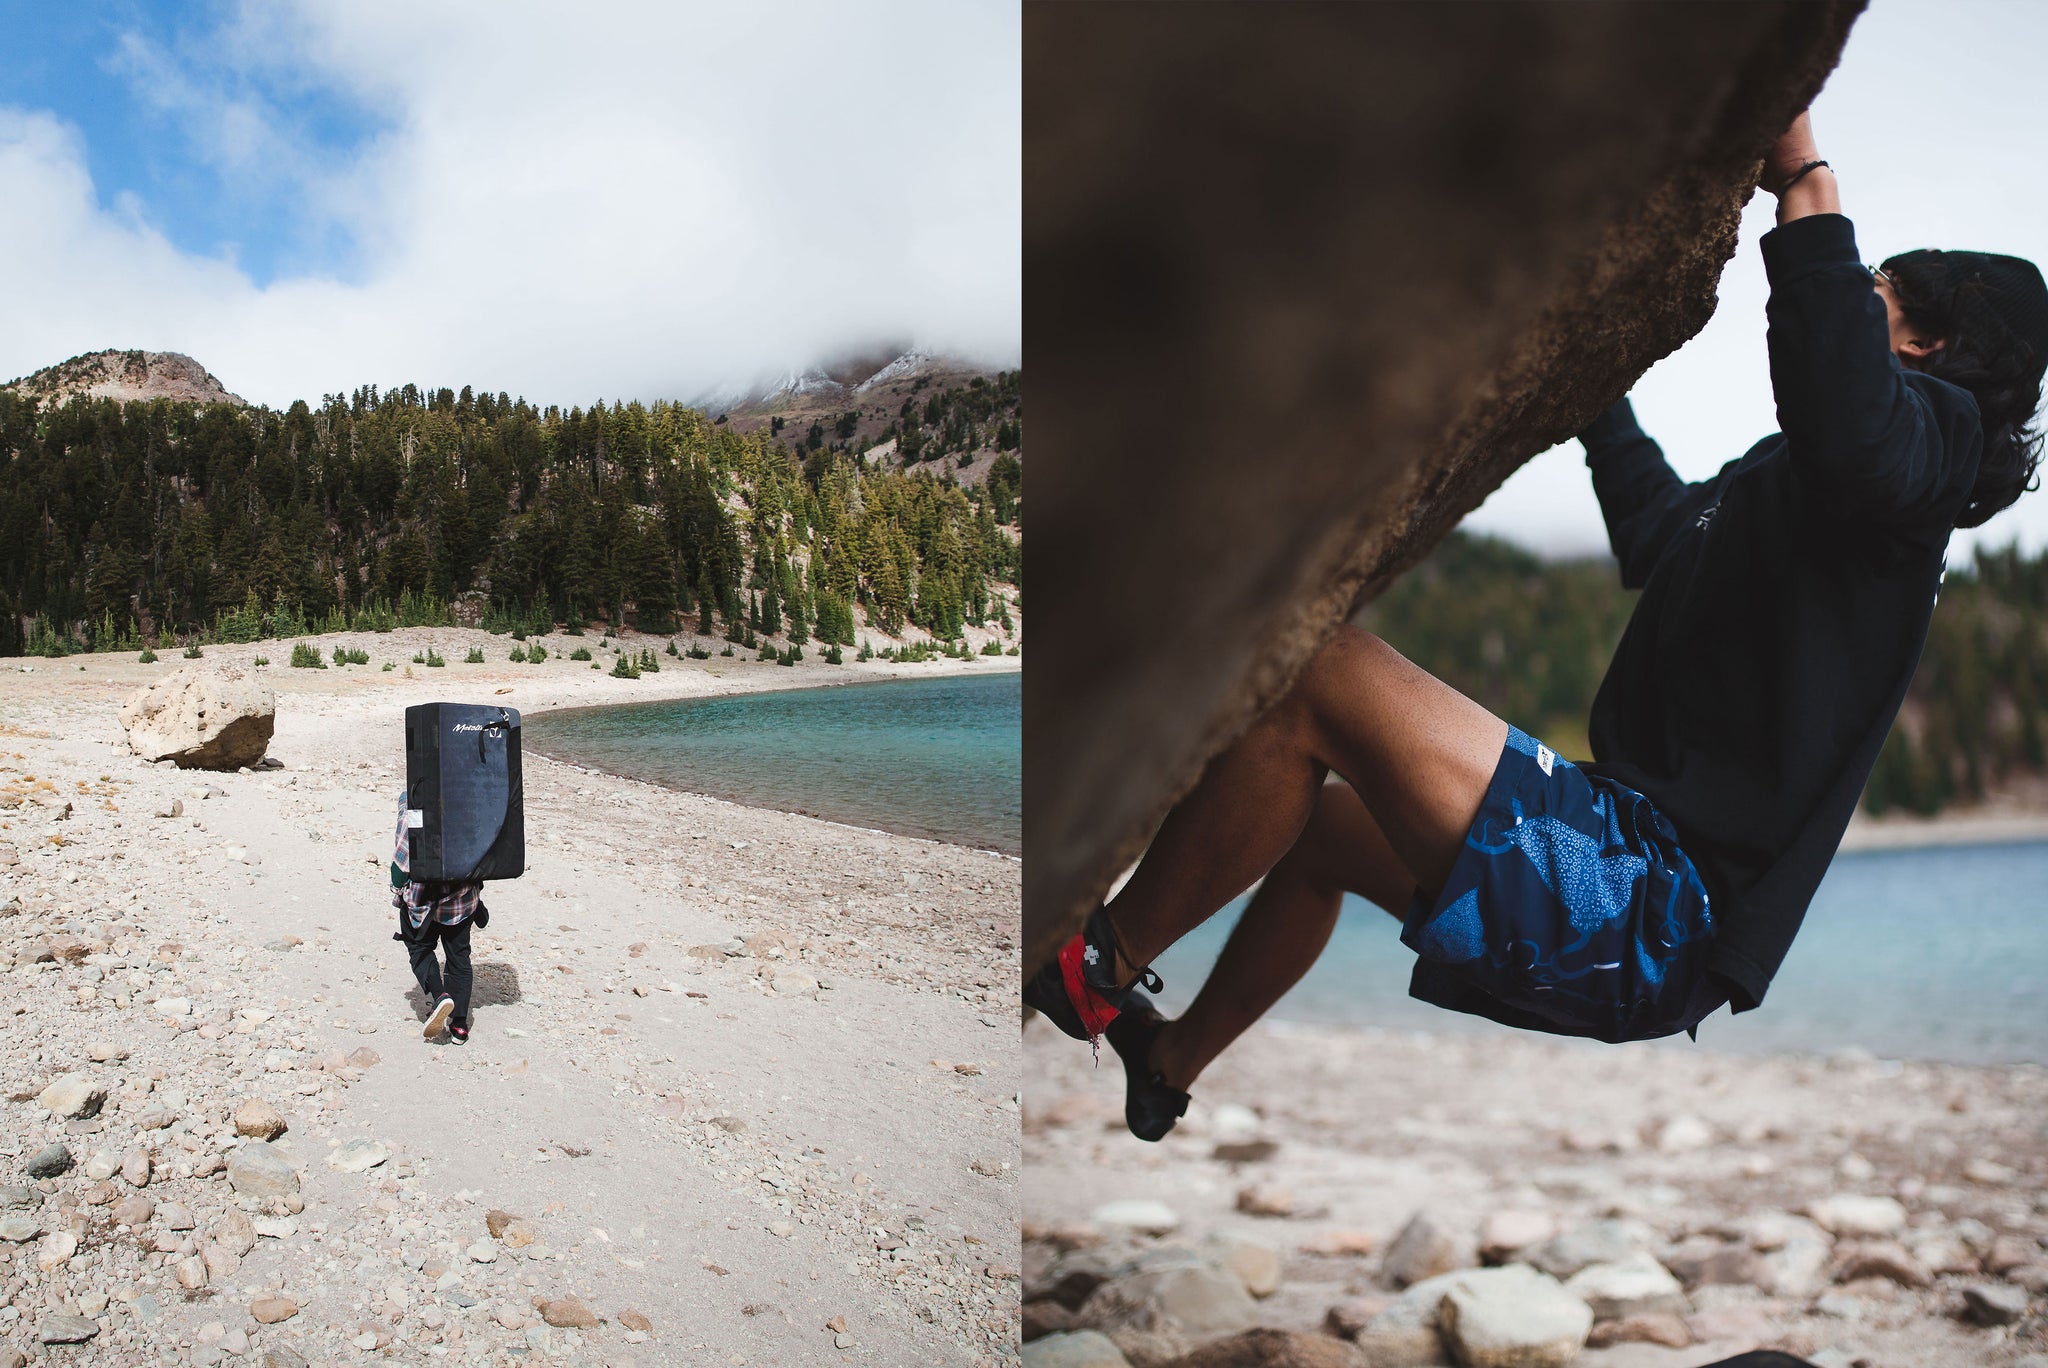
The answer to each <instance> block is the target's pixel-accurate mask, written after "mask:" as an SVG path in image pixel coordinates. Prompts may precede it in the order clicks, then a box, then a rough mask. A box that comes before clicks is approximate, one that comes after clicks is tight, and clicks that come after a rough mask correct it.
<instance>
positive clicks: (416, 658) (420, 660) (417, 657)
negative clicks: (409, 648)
mask: <svg viewBox="0 0 2048 1368" xmlns="http://www.w3.org/2000/svg"><path fill="white" fill-rule="evenodd" d="M412 663H413V664H415V665H424V664H426V663H427V658H426V657H425V656H423V655H421V654H420V653H419V652H418V651H414V652H413V653H412Z"/></svg>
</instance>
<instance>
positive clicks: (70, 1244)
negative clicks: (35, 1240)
mask: <svg viewBox="0 0 2048 1368" xmlns="http://www.w3.org/2000/svg"><path fill="white" fill-rule="evenodd" d="M77 1252H78V1237H77V1236H76V1235H74V1234H72V1233H71V1232H70V1231H68V1230H59V1231H56V1232H54V1233H52V1234H49V1235H46V1236H44V1237H43V1242H42V1243H41V1244H40V1245H38V1246H36V1267H37V1268H40V1269H42V1270H43V1272H45V1273H48V1272H49V1271H50V1270H51V1269H53V1268H55V1267H56V1266H57V1265H58V1264H61V1263H68V1262H69V1261H70V1259H71V1256H72V1255H74V1254H76V1253H77Z"/></svg>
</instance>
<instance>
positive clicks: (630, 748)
mask: <svg viewBox="0 0 2048 1368" xmlns="http://www.w3.org/2000/svg"><path fill="white" fill-rule="evenodd" d="M1022 705H1023V675H1022V674H1021V673H1019V672H1018V671H1015V670H1008V671H1004V672H1003V673H1000V674H988V675H947V676H943V677H941V678H938V679H907V680H887V681H882V682H878V683H874V684H845V685H840V686H837V687H833V688H820V689H787V690H780V691H777V692H772V693H753V694H733V695H729V696H726V697H722V698H693V699H674V700H669V701H666V702H660V703H620V704H614V705H611V706H608V707H600V708H572V709H563V710H562V711H560V712H548V713H528V714H527V715H526V716H525V717H524V718H522V719H521V721H522V723H523V726H524V730H525V732H526V743H527V744H528V745H529V746H531V748H532V749H534V750H535V751H538V752H540V753H542V754H545V755H548V756H551V757H552V758H554V759H557V760H565V761H568V762H570V763H571V764H578V765H588V766H591V767H593V768H595V769H600V770H603V771H605V772H606V773H608V774H619V775H626V776H629V777H631V778H635V779H645V780H649V781H651V782H653V783H657V784H663V785H666V786H668V787H670V788H678V789H684V790H687V791H688V792H691V793H706V794H710V795H711V796H713V797H716V798H727V799H730V800H732V801H733V802H736V803H745V804H747V805H749V806H751V807H768V808H779V809H781V810H782V811H785V812H801V813H806V814H808V815H810V816H814V817H824V818H827V819H829V820H831V821H835V822H845V823H848V824H849V825H852V826H861V827H873V828H876V829H878V830H882V831H894V832H899V833H902V834H904V835H908V836H925V837H930V838H933V839H935V840H941V841H949V842H952V843H954V844H956V845H966V846H974V847H976V848H978V849H983V850H999V851H1002V852H1003V853H1004V854H1007V855H1018V854H1021V853H1022V850H1023V833H1024V797H1023V755H1022V746H1021V736H1022V731H1023V723H1022Z"/></svg>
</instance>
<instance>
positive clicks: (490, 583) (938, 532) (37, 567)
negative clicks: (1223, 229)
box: [0, 375, 1023, 655]
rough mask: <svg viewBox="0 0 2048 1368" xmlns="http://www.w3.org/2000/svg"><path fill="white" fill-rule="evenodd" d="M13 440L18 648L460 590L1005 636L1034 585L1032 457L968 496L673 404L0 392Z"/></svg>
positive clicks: (932, 480) (843, 635)
mask: <svg viewBox="0 0 2048 1368" xmlns="http://www.w3.org/2000/svg"><path fill="white" fill-rule="evenodd" d="M1011 379H1012V381H1014V380H1015V377H1014V375H1013V376H1012V377H1011ZM1020 440H1021V439H1020ZM0 456H4V458H5V466H4V469H0V655H8V654H14V655H19V654H22V653H24V652H41V653H57V652H62V651H68V650H81V649H92V648H94V647H95V646H99V647H101V648H104V647H105V646H107V645H113V644H121V645H126V644H129V643H131V642H137V641H140V640H141V639H144V638H153V639H155V640H156V641H158V642H159V644H163V643H168V642H171V641H172V640H174V639H184V638H186V637H188V636H196V635H204V636H210V637H211V638H212V639H224V640H245V641H246V640H255V639H258V637H262V636H277V635H284V634H286V633H285V632H283V631H280V630H274V629H277V628H279V627H280V626H281V625H282V626H286V627H289V626H293V625H296V626H298V627H299V628H301V629H303V630H316V631H317V630H341V629H344V628H360V627H363V626H378V625H382V626H398V625H411V624H413V623H421V624H426V623H434V622H441V621H447V620H449V615H450V612H451V606H452V605H456V604H458V603H460V602H462V601H465V600H466V601H467V602H468V604H469V606H470V608H471V609H473V610H476V611H478V612H480V613H482V614H487V615H490V616H492V617H494V618H495V619H497V620H500V621H512V622H517V623H521V624H531V625H533V626H534V627H535V629H537V630H541V629H544V628H545V625H546V624H548V623H552V622H564V623H567V624H569V625H570V626H571V627H572V628H574V627H577V626H580V624H582V623H583V622H586V621H590V620H593V619H595V620H602V621H604V622H607V623H611V624H613V625H615V626H626V625H631V626H634V627H637V628H639V629H640V630H643V631H651V632H666V631H675V630H678V629H679V628H683V629H693V630H695V631H697V632H700V633H703V634H705V635H712V634H714V633H718V632H720V631H722V632H724V634H725V635H727V636H728V637H732V638H734V639H737V636H738V634H740V633H743V632H746V631H752V632H758V633H761V634H765V635H771V636H773V635H784V634H786V635H787V638H788V640H789V641H790V642H792V643H793V644H802V643H803V642H805V641H807V640H809V639H811V638H813V637H815V638H816V639H817V640H819V641H820V642H821V643H824V644H828V645H829V644H832V643H842V644H845V645H853V644H854V643H855V640H856V633H857V631H858V630H859V628H860V627H861V626H862V625H863V624H864V623H865V624H867V625H871V626H872V627H874V628H875V629H877V630H879V631H881V632H884V633H887V634H889V635H892V636H894V635H901V634H902V633H903V632H904V631H905V630H906V629H907V628H908V627H910V626H913V625H914V626H916V627H920V628H923V629H924V630H925V631H926V632H928V633H930V634H931V635H932V636H933V637H936V638H939V639H941V640H947V641H950V640H953V639H956V638H959V637H960V636H961V635H962V631H963V629H964V628H965V627H966V626H969V625H973V626H987V627H995V628H999V629H1002V630H1006V631H1007V630H1009V629H1011V628H1012V626H1013V620H1012V618H1011V607H1012V606H1013V605H1014V604H1016V603H1017V602H1018V598H1017V589H1018V587H1019V586H1020V585H1021V582H1022V570H1023V556H1022V550H1021V546H1020V544H1019V539H1018V537H1017V535H1016V523H1017V520H1018V516H1019V506H1020V504H1021V500H1022V480H1023V467H1022V464H1021V462H1019V461H1017V460H1016V459H1015V458H1014V457H1011V458H1005V461H1006V463H1005V462H999V463H998V464H1000V465H1002V466H1003V469H1002V470H1001V471H1000V477H998V475H997V474H995V473H992V474H991V476H990V478H989V479H988V480H986V481H983V482H982V483H979V484H975V485H969V486H963V485H961V484H959V483H958V482H956V481H955V480H954V479H953V478H952V475H951V472H950V470H946V469H942V470H941V471H939V472H937V473H933V472H931V471H927V470H923V469H910V470H900V471H892V470H884V469H880V468H877V466H876V465H875V464H874V463H871V462H867V461H865V460H863V459H862V458H861V457H859V456H856V455H854V454H852V453H849V452H847V451H844V450H832V449H829V448H825V447H822V446H820V447H808V448H800V449H798V450H792V449H790V448H789V447H788V446H787V445H785V444H784V443H783V442H782V441H780V440H779V439H778V438H777V437H776V436H774V435H772V434H768V433H754V434H740V433H737V432H735V431H733V429H732V428H731V427H730V426H727V425H724V424H720V423H716V422H714V421H713V420H711V419H710V418H708V417H707V416H706V415H705V414H703V413H701V412H699V411H697V410H695V409H691V408H685V407H682V406H681V405H677V404H670V403H665V402H664V403H656V404H654V405H652V406H647V405H642V404H640V403H637V402H636V403H624V404H621V403H614V404H610V405H606V404H603V403H599V404H597V405H594V406H593V407H591V408H590V409H588V410H584V409H580V408H572V409H569V410H567V411H566V412H565V411H563V410H561V409H559V408H555V407H549V408H546V409H541V408H537V407H536V406H534V405H532V404H530V403H528V402H526V401H525V400H523V399H521V400H516V401H515V400H513V399H511V398H510V397H509V396H507V395H505V394H502V393H501V394H497V395H491V394H476V393H473V392H472V391H471V390H470V389H469V388H468V387H464V388H463V390H462V391H461V392H460V393H459V394H458V393H457V392H455V391H453V390H449V389H441V390H437V391H433V392H431V393H427V392H422V391H420V390H419V389H417V388H416V387H414V386H412V385H406V386H403V387H402V388H399V389H395V390H391V391H389V392H386V393H382V394H380V393H379V392H378V391H377V390H376V388H375V387H365V388H362V389H358V390H357V391H355V392H354V393H353V394H350V395H347V396H342V395H327V396H325V397H324V398H323V400H322V401H321V403H320V405H319V407H317V408H315V407H312V406H310V405H308V404H306V403H305V402H304V401H299V402H296V403H294V404H293V405H292V406H291V407H290V408H289V409H288V410H286V411H285V412H283V413H279V412H276V411H274V410H271V409H268V408H246V409H245V408H237V407H235V406H233V405H226V404H215V405H209V406H204V407H201V406H195V405H191V404H181V403H176V402H173V401H170V400H152V401H147V402H142V401H135V402H128V403H120V402H116V401H114V400H105V399H102V400H90V399H84V398H76V399H73V400H71V401H70V402H68V403H66V404H63V405H62V406H49V407H42V406H38V405H37V403H36V402H35V401H34V400H32V399H29V398H25V397H23V396H20V395H16V394H10V393H0Z"/></svg>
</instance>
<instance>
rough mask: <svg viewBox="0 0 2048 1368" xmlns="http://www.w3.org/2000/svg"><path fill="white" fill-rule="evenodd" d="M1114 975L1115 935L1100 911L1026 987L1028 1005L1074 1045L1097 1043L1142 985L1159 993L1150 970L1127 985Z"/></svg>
mask: <svg viewBox="0 0 2048 1368" xmlns="http://www.w3.org/2000/svg"><path fill="white" fill-rule="evenodd" d="M1115 973H1116V933H1115V932H1114V931H1112V930H1111V929H1110V925H1109V918H1108V917H1107V916H1106V915H1104V913H1103V910H1102V909H1101V908H1099V907H1098V908H1096V909H1095V911H1094V912H1092V913H1090V914H1089V917H1088V922H1087V924H1086V925H1085V926H1083V927H1082V928H1081V934H1080V935H1078V936H1075V937H1074V938H1073V939H1072V940H1070V941H1068V942H1067V943H1066V944H1065V945H1064V946H1061V947H1060V953H1059V955H1058V956H1057V957H1056V958H1055V959H1054V960H1053V962H1052V963H1051V964H1048V965H1046V966H1045V967H1044V968H1043V969H1040V970H1039V971H1038V972H1037V973H1036V974H1034V975H1032V977H1031V981H1030V982H1029V983H1026V984H1025V985H1024V1004H1025V1005H1026V1006H1027V1007H1032V1008H1035V1009H1037V1010H1038V1011H1039V1012H1040V1013H1042V1014H1043V1015H1044V1016H1045V1019H1046V1020H1047V1021H1050V1022H1051V1023H1052V1024H1053V1025H1055V1026H1057V1027H1059V1028H1060V1029H1061V1030H1062V1031H1065V1032H1066V1033H1067V1034H1068V1035H1070V1036H1072V1037H1073V1038H1074V1039H1076V1040H1087V1041H1094V1040H1097V1039H1099V1038H1101V1036H1102V1033H1103V1032H1104V1031H1106V1030H1108V1029H1109V1023H1110V1022H1112V1021H1115V1020H1116V1017H1117V1013H1118V1012H1120V1011H1122V1010H1123V1005H1124V1000H1125V999H1126V998H1127V997H1128V996H1129V995H1130V992H1131V990H1132V988H1134V987H1136V986H1138V985H1140V984H1142V985H1143V986H1144V987H1146V988H1148V989H1150V990H1151V991H1153V992H1155V993H1156V992H1158V991H1159V990H1160V987H1161V984H1160V982H1159V975H1157V974H1155V973H1153V972H1152V971H1151V969H1149V968H1146V969H1140V970H1139V971H1138V973H1137V976H1136V977H1135V978H1133V979H1132V980H1131V982H1129V983H1118V982H1117V981H1116V979H1115Z"/></svg>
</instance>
